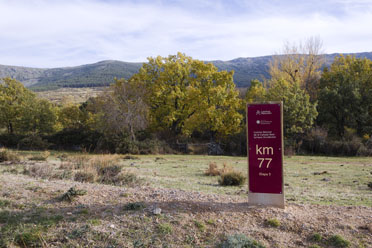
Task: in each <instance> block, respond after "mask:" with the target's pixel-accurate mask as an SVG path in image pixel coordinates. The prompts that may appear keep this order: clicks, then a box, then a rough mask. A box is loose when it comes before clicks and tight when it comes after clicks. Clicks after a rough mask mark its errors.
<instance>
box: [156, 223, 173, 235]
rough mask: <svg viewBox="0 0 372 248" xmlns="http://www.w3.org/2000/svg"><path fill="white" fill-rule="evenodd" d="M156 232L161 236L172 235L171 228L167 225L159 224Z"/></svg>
mask: <svg viewBox="0 0 372 248" xmlns="http://www.w3.org/2000/svg"><path fill="white" fill-rule="evenodd" d="M158 230H159V232H160V233H162V234H171V233H172V226H171V225H170V224H168V223H164V224H159V225H158Z"/></svg>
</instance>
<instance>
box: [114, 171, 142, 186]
mask: <svg viewBox="0 0 372 248" xmlns="http://www.w3.org/2000/svg"><path fill="white" fill-rule="evenodd" d="M113 184H114V185H126V186H138V185H140V184H142V180H141V179H139V178H138V177H137V175H136V174H133V173H129V172H122V173H120V174H119V175H118V176H117V177H115V178H114V182H113Z"/></svg>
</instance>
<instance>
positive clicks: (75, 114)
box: [58, 103, 89, 129]
mask: <svg viewBox="0 0 372 248" xmlns="http://www.w3.org/2000/svg"><path fill="white" fill-rule="evenodd" d="M87 119H89V113H88V112H87V111H84V109H83V108H81V106H79V105H77V104H73V103H67V104H66V105H63V106H62V107H61V108H60V109H59V112H58V122H59V123H60V124H61V125H62V129H83V128H85V127H86V123H87Z"/></svg>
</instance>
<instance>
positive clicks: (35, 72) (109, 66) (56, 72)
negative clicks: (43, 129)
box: [0, 52, 372, 90]
mask: <svg viewBox="0 0 372 248" xmlns="http://www.w3.org/2000/svg"><path fill="white" fill-rule="evenodd" d="M338 55H339V54H338V53H334V54H324V56H325V66H329V65H330V64H331V63H332V61H333V60H334V58H335V57H336V56H338ZM344 55H348V54H344ZM350 55H353V56H355V57H357V58H364V57H365V58H367V59H372V52H364V53H351V54H350ZM273 56H280V55H272V56H262V57H251V58H236V59H233V60H229V61H221V60H216V61H206V62H211V63H213V64H214V65H215V66H216V67H217V68H218V69H219V70H228V71H230V70H234V71H235V73H234V82H235V84H236V85H237V87H242V88H243V87H248V86H249V85H250V81H251V80H252V79H259V80H262V79H264V78H269V74H268V64H269V62H270V61H271V60H272V58H273ZM141 66H142V63H131V62H122V61H115V60H105V61H100V62H97V63H94V64H87V65H81V66H74V67H61V68H51V69H47V68H30V67H20V66H9V65H0V78H4V77H11V78H15V79H17V80H18V81H20V82H22V83H23V84H24V85H25V86H26V87H28V88H30V89H32V90H48V89H57V88H61V87H98V86H107V85H109V84H110V83H113V81H114V78H115V77H116V78H126V79H128V78H130V77H131V76H132V75H133V74H134V73H136V72H138V70H139V68H140V67H141Z"/></svg>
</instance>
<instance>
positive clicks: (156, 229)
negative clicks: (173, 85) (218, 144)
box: [0, 151, 372, 248]
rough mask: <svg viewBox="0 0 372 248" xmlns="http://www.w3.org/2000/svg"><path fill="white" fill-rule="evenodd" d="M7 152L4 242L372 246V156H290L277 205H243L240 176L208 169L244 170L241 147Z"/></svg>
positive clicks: (1, 215) (0, 204) (0, 172)
mask: <svg viewBox="0 0 372 248" xmlns="http://www.w3.org/2000/svg"><path fill="white" fill-rule="evenodd" d="M12 154H13V155H15V156H13V157H12V156H9V157H8V160H9V161H5V162H2V163H0V181H2V184H1V185H0V229H1V230H0V231H1V232H0V247H229V248H233V247H237V246H236V244H237V243H236V242H238V241H237V240H240V241H239V242H240V243H241V242H243V241H244V240H246V241H244V242H247V243H245V244H248V243H250V242H251V243H252V242H253V243H254V242H255V241H257V242H258V243H260V244H262V245H263V246H244V247H283V248H284V247H313V248H314V247H330V248H331V247H358V248H363V247H364V248H366V247H371V246H372V236H371V234H372V225H371V223H370V216H372V189H371V188H370V187H369V186H368V184H369V183H371V182H372V159H371V158H341V157H338V158H337V157H315V156H293V157H290V158H288V157H286V158H285V161H284V171H285V175H284V176H285V178H284V181H285V198H286V209H284V210H283V209H275V208H252V207H249V206H248V205H247V201H248V199H247V185H246V184H244V185H243V186H228V187H227V186H220V185H219V184H218V178H219V177H218V176H206V175H205V174H204V173H205V171H206V170H207V168H208V167H209V164H211V163H216V164H217V166H218V167H219V168H222V167H223V164H225V165H227V166H229V167H231V168H232V169H233V170H235V171H240V172H242V173H243V174H244V175H246V173H247V159H246V158H245V157H227V156H200V155H133V156H124V155H89V154H81V153H62V152H37V151H15V152H13V153H12ZM84 180H87V181H84ZM71 187H74V189H71ZM156 208H159V209H161V213H160V214H156V213H155V212H154V210H155V209H156ZM368 219H369V220H368ZM236 235H238V236H236ZM239 235H240V236H239ZM242 235H243V236H242ZM242 240H243V241H242ZM229 242H230V243H229ZM234 242H235V243H234ZM222 245H224V246H222Z"/></svg>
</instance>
